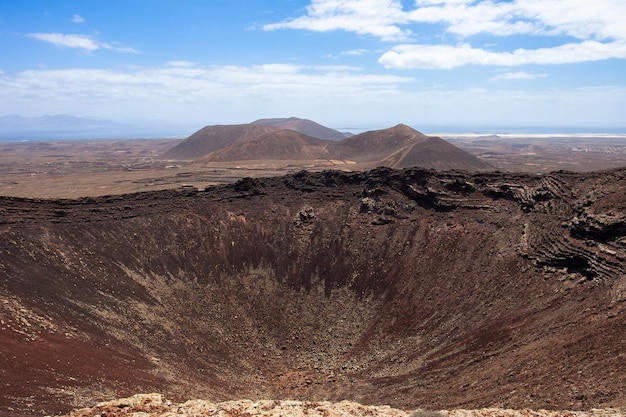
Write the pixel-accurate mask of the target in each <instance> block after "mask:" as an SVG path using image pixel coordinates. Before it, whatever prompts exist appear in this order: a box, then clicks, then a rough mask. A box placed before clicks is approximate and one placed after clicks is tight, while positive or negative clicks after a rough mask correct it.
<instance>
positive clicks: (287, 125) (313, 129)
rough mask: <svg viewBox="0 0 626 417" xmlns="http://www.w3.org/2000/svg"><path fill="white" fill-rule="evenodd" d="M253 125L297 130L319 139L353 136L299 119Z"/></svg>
mask: <svg viewBox="0 0 626 417" xmlns="http://www.w3.org/2000/svg"><path fill="white" fill-rule="evenodd" d="M252 124H264V125H270V126H276V127H279V128H281V129H289V130H295V131H296V132H300V133H302V134H303V135H306V136H310V137H313V138H318V139H327V140H341V139H345V138H348V137H350V136H352V134H351V133H345V132H339V131H337V130H334V129H330V128H328V127H326V126H322V125H321V124H319V123H316V122H314V121H312V120H308V119H300V118H298V117H288V118H274V119H259V120H255V121H254V122H252Z"/></svg>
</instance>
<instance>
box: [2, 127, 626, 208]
mask: <svg viewBox="0 0 626 417" xmlns="http://www.w3.org/2000/svg"><path fill="white" fill-rule="evenodd" d="M442 136H443V137H444V138H445V139H446V140H448V141H449V142H450V143H452V144H454V145H456V146H458V147H460V148H461V149H464V150H466V151H468V152H470V153H472V154H474V155H476V156H478V157H479V158H480V159H482V160H484V161H486V162H488V163H490V164H491V165H493V167H494V169H498V170H501V171H505V172H527V173H548V172H551V171H558V170H566V171H574V172H590V171H599V170H604V169H611V168H617V167H624V166H626V135H478V134H467V135H459V134H449V135H445V134H444V135H442ZM182 141H183V138H180V139H133V140H113V139H110V140H84V141H80V140H71V141H70V140H63V141H41V142H37V141H33V142H30V141H28V142H24V141H22V142H0V195H7V196H20V197H33V198H76V197H82V196H97V195H107V194H121V193H131V192H139V191H153V190H159V189H166V188H177V187H181V186H183V185H192V186H195V187H199V188H202V187H206V186H210V185H216V184H224V183H232V182H234V181H236V180H238V179H241V178H243V177H262V176H275V175H283V174H287V173H293V172H297V171H299V170H309V171H322V170H326V169H339V170H359V169H362V168H363V167H362V166H358V165H357V164H353V163H351V162H349V161H339V160H334V161H331V160H327V159H319V160H311V161H304V162H303V161H297V160H291V161H289V160H283V161H276V160H248V161H237V162H236V163H229V162H208V163H195V162H194V161H193V160H190V159H184V160H181V159H170V158H167V157H165V156H164V154H165V152H166V151H168V150H169V149H171V148H172V147H173V146H175V145H176V144H178V143H180V142H182Z"/></svg>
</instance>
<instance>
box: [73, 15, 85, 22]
mask: <svg viewBox="0 0 626 417" xmlns="http://www.w3.org/2000/svg"><path fill="white" fill-rule="evenodd" d="M72 22H74V23H85V19H84V18H83V17H82V16H81V15H78V14H75V15H74V16H72Z"/></svg>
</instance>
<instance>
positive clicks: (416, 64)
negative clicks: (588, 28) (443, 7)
mask: <svg viewBox="0 0 626 417" xmlns="http://www.w3.org/2000/svg"><path fill="white" fill-rule="evenodd" d="M609 58H622V59H623V58H626V42H610V43H602V42H596V41H585V42H581V43H568V44H565V45H560V46H556V47H553V48H541V49H516V50H515V51H513V52H491V51H488V50H485V49H481V48H472V47H471V46H470V45H469V44H462V45H459V46H448V45H410V44H408V45H398V46H395V47H393V48H392V49H391V50H390V51H388V52H385V53H384V54H383V55H382V56H381V57H380V59H379V60H378V62H380V63H381V64H382V65H384V66H385V67H387V68H400V69H417V68H420V69H450V68H456V67H460V66H464V65H496V66H505V67H514V66H519V65H528V64H539V65H546V64H573V63H580V62H589V61H600V60H605V59H609Z"/></svg>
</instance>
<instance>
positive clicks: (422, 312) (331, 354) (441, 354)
mask: <svg viewBox="0 0 626 417" xmlns="http://www.w3.org/2000/svg"><path fill="white" fill-rule="evenodd" d="M624 189H626V170H615V171H607V172H597V173H584V174H574V173H568V172H555V173H552V174H549V175H524V174H505V173H497V172H490V173H474V174H467V173H461V172H445V173H438V172H436V171H429V170H421V169H405V170H392V169H387V168H385V169H376V170H373V171H369V172H339V171H324V172H319V173H307V172H304V171H303V172H299V173H296V174H293V175H289V176H284V177H274V178H259V179H251V178H247V179H244V180H241V181H239V182H237V183H235V184H231V185H227V186H219V187H211V188H208V189H206V190H205V191H202V192H200V191H195V190H194V191H190V190H187V189H180V190H166V191H159V192H145V193H137V194H128V195H121V196H105V197H93V198H82V199H77V200H45V199H37V200H29V199H22V198H11V197H0V236H1V238H0V415H2V416H35V415H56V414H58V413H61V412H67V411H68V410H69V409H71V408H78V407H82V406H85V405H92V404H94V403H96V402H99V401H102V400H106V399H111V398H119V397H128V396H130V395H132V394H135V393H137V392H162V393H163V394H165V395H166V396H167V398H170V399H172V400H173V401H177V402H180V401H182V400H186V399H190V398H207V399H210V400H212V401H216V402H217V401H223V400H228V399H241V398H248V399H259V398H260V399H277V400H280V399H296V400H298V399H299V400H306V401H310V402H313V401H321V400H329V401H340V400H344V399H347V400H353V401H358V402H361V403H364V404H388V405H390V406H393V407H398V408H403V409H415V408H422V409H431V410H432V409H442V408H443V409H452V408H482V407H501V408H516V409H526V408H530V409H543V408H547V409H591V408H605V407H609V406H612V407H625V406H626V367H625V366H624V353H625V352H626V337H624V335H625V334H626V213H625V212H624V207H626V193H624V192H623V191H624ZM118 411H119V414H120V415H122V414H125V413H126V412H128V413H129V414H130V413H131V412H133V411H134V410H131V409H126V410H117V411H116V410H111V413H110V414H107V415H117V413H118ZM211 411H215V410H211ZM173 412H175V411H173ZM235 413H237V415H243V414H242V411H241V409H239V411H234V410H233V412H232V414H233V415H235ZM76 415H79V414H76ZM81 415H82V414H81ZM98 415H99V414H98ZM103 415H104V414H103ZM567 415H570V414H567ZM607 415H608V414H607Z"/></svg>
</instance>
